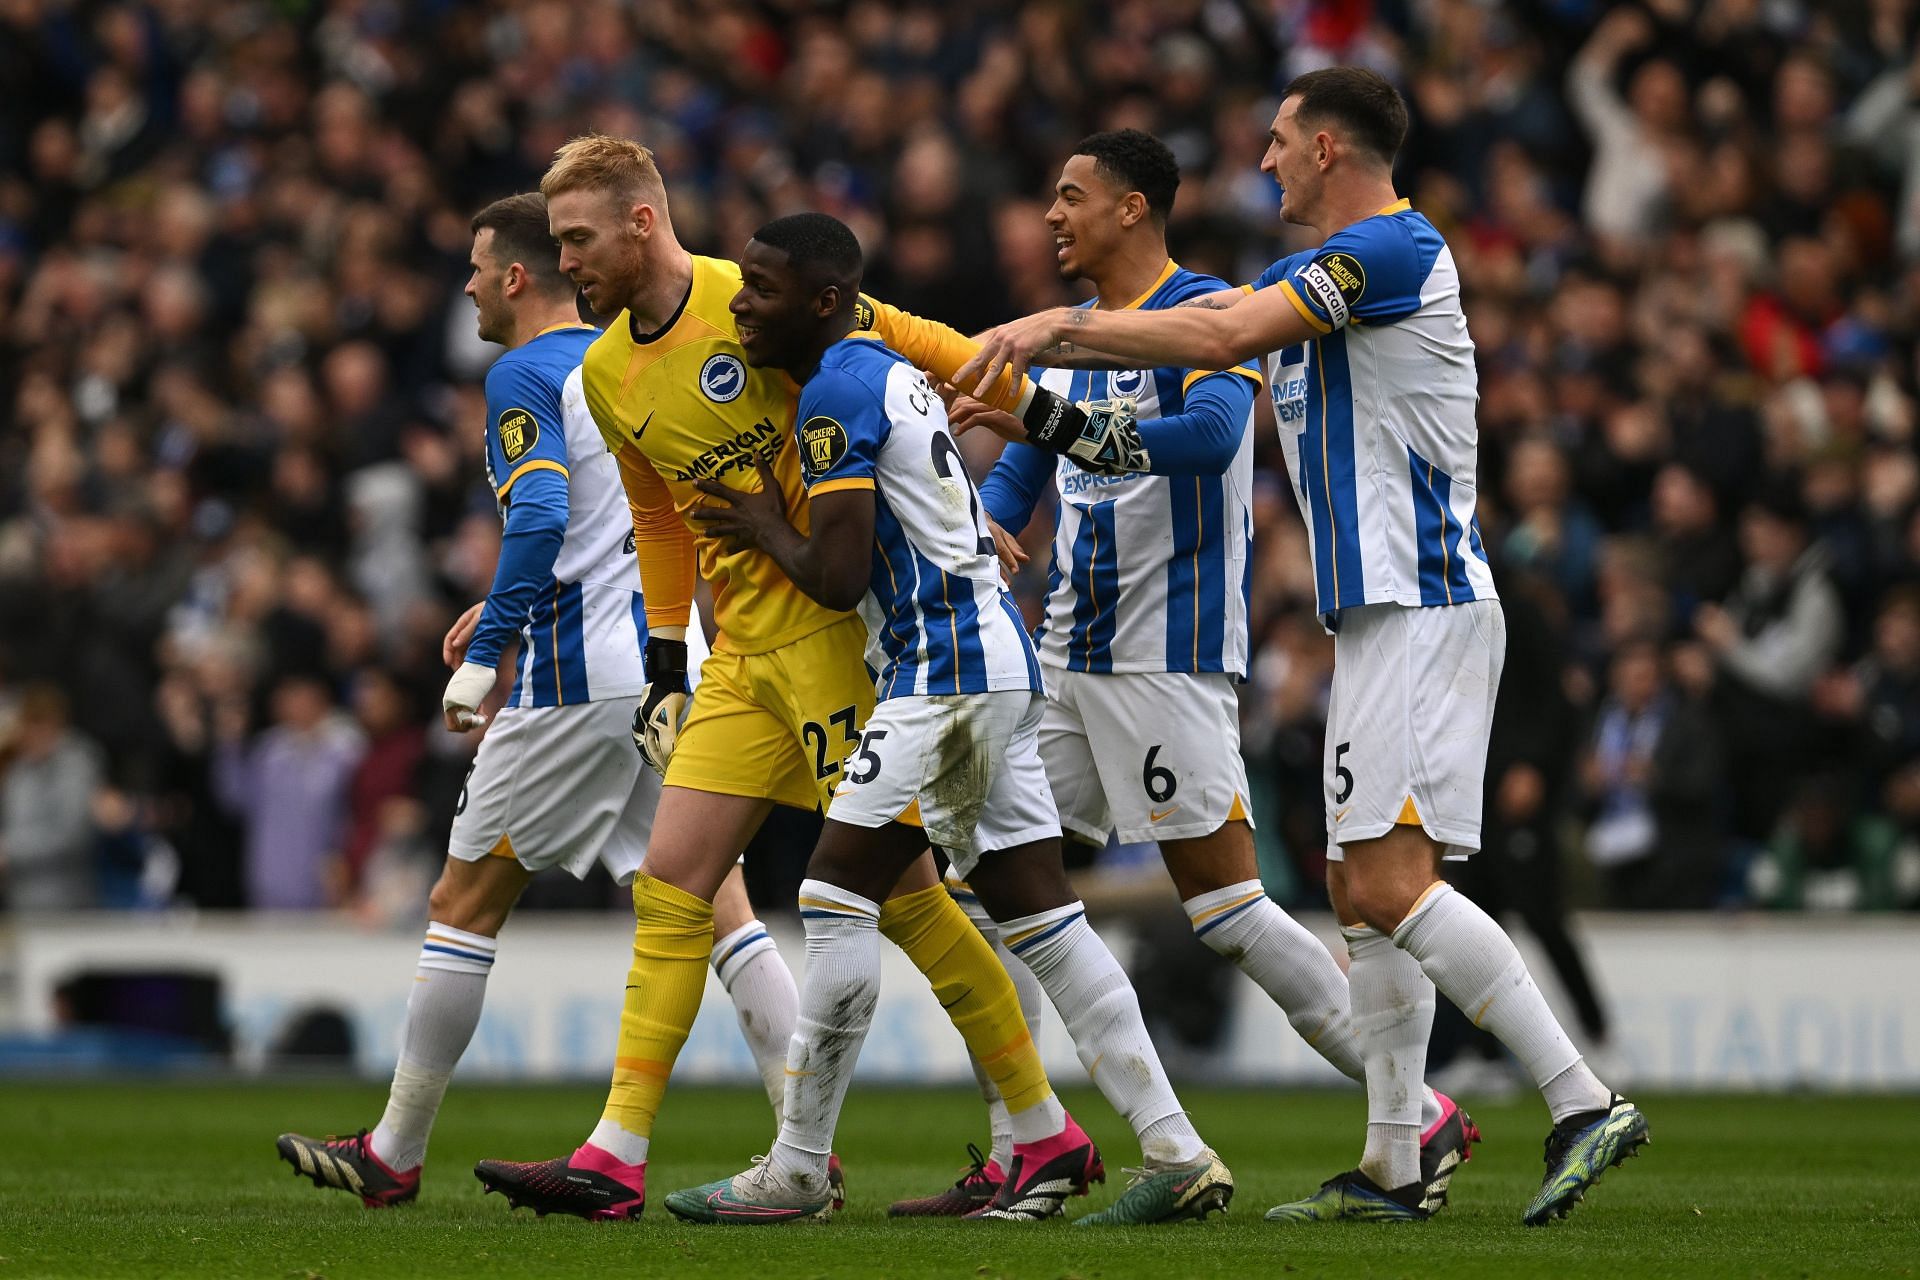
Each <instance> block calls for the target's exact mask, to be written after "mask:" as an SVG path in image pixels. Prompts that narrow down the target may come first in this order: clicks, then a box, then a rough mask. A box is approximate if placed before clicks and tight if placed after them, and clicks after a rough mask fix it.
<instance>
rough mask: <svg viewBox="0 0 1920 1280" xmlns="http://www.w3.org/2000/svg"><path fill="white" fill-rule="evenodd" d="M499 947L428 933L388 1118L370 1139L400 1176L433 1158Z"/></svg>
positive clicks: (474, 937)
mask: <svg viewBox="0 0 1920 1280" xmlns="http://www.w3.org/2000/svg"><path fill="white" fill-rule="evenodd" d="M498 945H499V944H498V943H497V942H495V941H494V940H493V939H492V938H489V937H487V936H486V935H485V934H479V933H468V932H467V931H466V930H464V929H455V928H452V927H450V926H448V925H444V924H440V923H438V922H432V923H429V924H428V925H427V936H426V940H425V941H424V942H422V943H421V944H420V962H419V967H418V968H417V969H416V970H415V971H414V978H413V990H412V991H411V992H409V993H408V995H407V1021H406V1025H405V1026H404V1027H403V1028H402V1029H401V1032H400V1060H399V1062H397V1063H396V1064H395V1065H394V1068H393V1084H392V1086H391V1087H390V1088H389V1089H388V1090H387V1110H386V1114H384V1115H382V1116H381V1117H380V1123H379V1124H378V1125H376V1126H374V1130H373V1133H372V1134H370V1135H369V1137H368V1141H369V1142H370V1143H371V1145H372V1147H373V1154H375V1155H376V1156H379V1157H380V1159H381V1161H382V1162H383V1163H385V1164H386V1166H387V1167H388V1168H390V1169H393V1170H395V1171H396V1172H405V1171H406V1170H408V1169H411V1168H413V1167H415V1166H416V1165H419V1164H420V1163H422V1162H423V1161H425V1160H426V1158H427V1138H428V1136H429V1135H430V1134H431V1133H432V1132H433V1121H434V1117H435V1116H437V1115H439V1113H440V1100H441V1099H442V1098H443V1097H445V1096H446V1092H447V1081H449V1080H451V1079H452V1078H453V1068H454V1066H455V1065H456V1064H458V1063H459V1061H460V1055H461V1054H463V1053H465V1052H466V1051H467V1045H468V1044H469V1043H470V1042H471V1041H472V1040H473V1031H474V1028H475V1027H477V1026H479V1025H480V1007H481V1005H483V1004H484V1003H485V1002H486V998H487V975H488V974H489V973H491V972H492V971H493V957H494V951H495V950H496V949H497V947H498Z"/></svg>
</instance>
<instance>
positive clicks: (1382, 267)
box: [1281, 215, 1443, 333]
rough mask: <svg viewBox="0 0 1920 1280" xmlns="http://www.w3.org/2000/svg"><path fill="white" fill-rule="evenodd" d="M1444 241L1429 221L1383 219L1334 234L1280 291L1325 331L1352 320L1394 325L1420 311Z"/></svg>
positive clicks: (1382, 217)
mask: <svg viewBox="0 0 1920 1280" xmlns="http://www.w3.org/2000/svg"><path fill="white" fill-rule="evenodd" d="M1442 244H1443V242H1442V241H1441V239H1440V236H1439V233H1438V232H1435V231H1433V229H1432V227H1431V226H1430V225H1428V224H1427V223H1426V222H1425V221H1424V220H1418V221H1416V220H1414V219H1412V218H1401V217H1397V216H1393V215H1381V216H1377V217H1372V218H1367V219H1364V220H1362V221H1360V222H1356V223H1355V224H1354V225H1352V226H1350V227H1348V228H1346V229H1345V230H1344V231H1339V232H1336V233H1334V234H1333V235H1332V236H1330V237H1329V238H1328V239H1327V242H1326V243H1325V244H1324V245H1322V246H1320V248H1319V249H1317V250H1315V251H1314V253H1313V254H1312V255H1311V256H1310V257H1309V258H1308V259H1307V260H1306V261H1304V262H1301V263H1299V264H1297V265H1296V266H1295V267H1294V269H1293V270H1292V271H1291V272H1289V273H1288V275H1287V277H1286V279H1285V280H1284V281H1283V282H1282V285H1281V287H1282V288H1284V289H1285V290H1286V291H1287V297H1288V299H1289V300H1290V301H1291V302H1292V303H1293V305H1294V307H1295V308H1296V309H1298V310H1299V311H1300V313H1301V314H1302V315H1303V316H1305V317H1306V318H1307V320H1308V322H1309V323H1311V324H1312V325H1314V326H1315V327H1316V328H1318V329H1320V330H1321V331H1322V332H1325V333H1331V332H1332V331H1333V330H1335V329H1340V328H1344V327H1345V326H1346V325H1347V323H1348V322H1349V321H1352V320H1358V321H1360V322H1362V323H1364V324H1392V323H1393V322H1395V321H1396V320H1404V319H1406V318H1407V317H1408V316H1410V315H1412V314H1413V313H1414V312H1416V311H1418V310H1419V309H1420V289H1421V286H1422V285H1424V284H1425V283H1426V279H1427V273H1428V272H1429V271H1431V270H1432V269H1433V263H1434V259H1435V258H1436V257H1438V256H1439V251H1440V249H1441V247H1442Z"/></svg>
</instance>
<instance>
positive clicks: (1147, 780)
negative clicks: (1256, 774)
mask: <svg viewBox="0 0 1920 1280" xmlns="http://www.w3.org/2000/svg"><path fill="white" fill-rule="evenodd" d="M1042 672H1043V674H1044V675H1045V676H1046V681H1047V714H1046V716H1045V718H1044V719H1042V720H1041V722H1040V757H1041V759H1043V760H1045V761H1046V762H1047V780H1048V782H1049V783H1051V784H1052V786H1053V801H1054V803H1055V804H1056V805H1058V806H1059V807H1060V825H1061V826H1063V827H1065V828H1067V830H1069V831H1073V832H1076V833H1078V834H1079V835H1082V836H1085V837H1086V838H1087V839H1089V840H1094V841H1098V842H1099V843H1101V844H1103V845H1104V844H1105V843H1106V840H1107V835H1108V833H1109V832H1117V833H1118V834H1119V836H1120V839H1121V840H1123V841H1125V842H1127V843H1129V844H1133V843H1139V842H1141V841H1147V840H1190V839H1194V838H1195V837H1198V836H1206V835H1212V834H1213V833H1214V832H1216V831H1218V830H1219V829H1220V828H1221V827H1222V826H1223V825H1225V824H1226V823H1228V822H1230V821H1234V820H1236V819H1244V820H1245V821H1246V822H1247V824H1248V825H1249V826H1251V825H1252V823H1253V817H1252V814H1251V811H1250V809H1249V806H1248V804H1247V764H1246V761H1244V760H1242V759H1241V758H1240V699H1239V697H1238V695H1236V694H1235V693H1234V688H1233V677H1232V676H1230V675H1226V674H1224V673H1219V672H1208V673H1203V674H1200V675H1194V674H1191V673H1188V672H1184V671H1138V672H1126V673H1118V674H1112V675H1096V674H1093V673H1091V672H1085V671H1063V670H1061V669H1060V668H1058V667H1051V666H1049V667H1043V668H1042Z"/></svg>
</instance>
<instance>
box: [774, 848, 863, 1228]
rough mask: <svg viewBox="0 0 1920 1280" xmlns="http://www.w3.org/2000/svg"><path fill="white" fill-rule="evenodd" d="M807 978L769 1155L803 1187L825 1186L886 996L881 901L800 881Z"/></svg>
mask: <svg viewBox="0 0 1920 1280" xmlns="http://www.w3.org/2000/svg"><path fill="white" fill-rule="evenodd" d="M800 917H801V919H802V920H804V921H805V922H806V926H807V979H806V983H805V985H804V986H803V987H802V988H801V990H800V1016H799V1018H798V1020H797V1021H796V1022H795V1024H794V1031H793V1040H792V1043H791V1044H790V1046H789V1047H788V1049H787V1066H786V1080H787V1103H786V1110H785V1119H783V1120H782V1121H781V1123H780V1138H779V1140H778V1141H777V1142H775V1143H774V1144H773V1153H772V1155H771V1157H770V1159H771V1161H772V1164H773V1170H774V1172H775V1173H777V1174H779V1175H781V1176H782V1177H784V1178H785V1179H786V1180H787V1181H788V1182H790V1183H792V1184H793V1185H794V1186H795V1187H798V1188H799V1189H800V1190H802V1191H808V1192H813V1191H824V1190H825V1189H826V1185H827V1156H828V1154H829V1153H830V1152H831V1151H832V1150H833V1130H834V1126H835V1125H836V1124H837V1123H838V1122H839V1119H840V1106H841V1104H842V1103H843V1102H844V1101H845V1100H846V1096H847V1085H848V1084H849V1083H850V1082H851V1081H852V1079H853V1064H854V1061H855V1059H857V1058H858V1057H859V1056H860V1046H861V1044H863V1043H864V1042H865V1041H866V1038H867V1029H868V1028H869V1027H870V1026H871V1025H872V1024H873V1010H874V1006H875V1005H876V1004H877V1003H878V1002H879V999H880V904H879V903H877V902H872V901H869V900H868V899H866V898H863V897H861V896H860V895H859V894H857V893H849V892H848V891H847V890H845V889H842V888H839V887H838V886H836V885H831V884H828V883H827V882H826V881H824V880H805V881H802V882H801V884H800Z"/></svg>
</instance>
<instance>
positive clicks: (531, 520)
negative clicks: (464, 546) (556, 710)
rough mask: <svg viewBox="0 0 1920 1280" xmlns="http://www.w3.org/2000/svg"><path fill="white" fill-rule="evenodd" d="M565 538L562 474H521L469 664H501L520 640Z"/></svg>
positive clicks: (544, 471) (469, 647) (548, 471)
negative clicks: (509, 645)
mask: <svg viewBox="0 0 1920 1280" xmlns="http://www.w3.org/2000/svg"><path fill="white" fill-rule="evenodd" d="M566 534H567V480H566V476H565V473H564V472H556V471H554V470H552V469H541V470H535V471H529V472H527V473H525V474H524V475H523V476H522V477H521V479H520V481H519V483H518V484H516V485H515V486H514V490H513V500H512V502H511V503H510V504H509V505H508V507H507V529H506V532H505V533H504V534H502V535H501V538H500V563H499V564H498V565H496V566H495V567H494V570H493V587H492V589H490V590H489V591H488V592H487V602H486V605H485V607H484V608H482V609H481V610H480V623H479V625H478V626H477V627H475V628H474V632H473V640H472V641H471V642H470V643H469V644H468V645H467V661H468V662H477V663H479V664H480V665H481V666H483V667H490V666H492V665H493V664H494V663H496V662H498V661H500V653H501V651H502V650H503V649H505V648H506V645H507V641H508V640H509V639H512V638H513V637H515V636H518V635H519V634H520V626H521V624H522V623H524V622H525V621H526V620H527V614H528V611H529V610H531V609H532V607H533V600H534V596H535V594H536V593H537V592H539V591H540V589H541V588H542V587H544V586H546V585H547V584H548V583H550V582H552V581H553V562H554V561H555V560H557V559H559V558H560V544H561V543H562V542H563V541H565V539H566Z"/></svg>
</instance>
